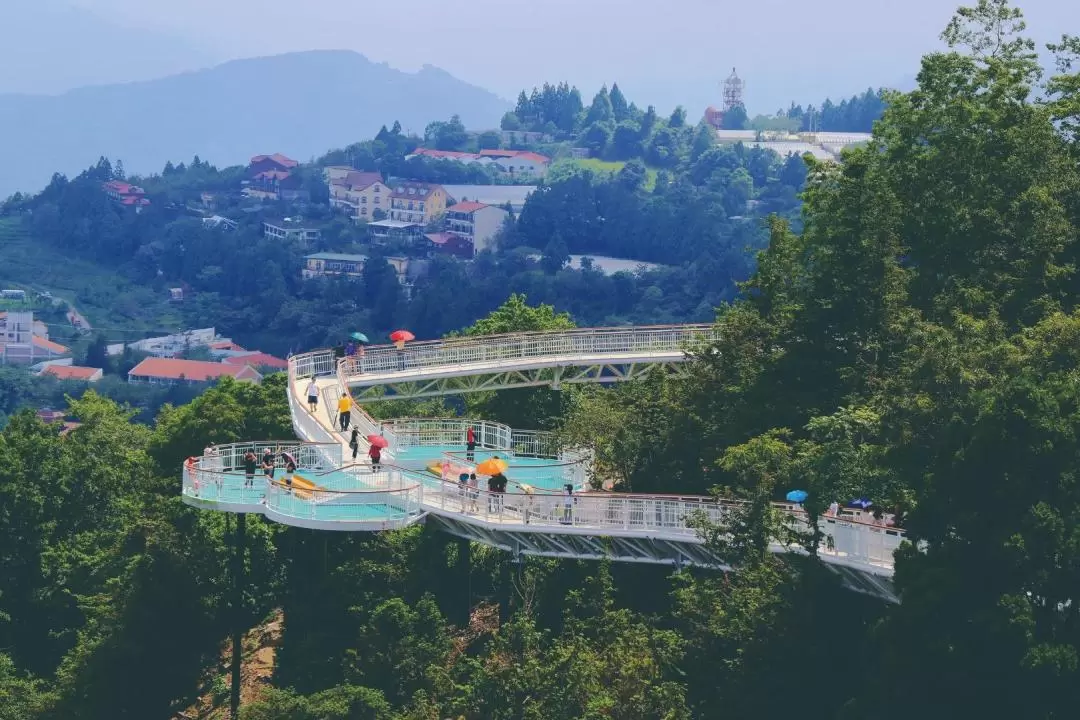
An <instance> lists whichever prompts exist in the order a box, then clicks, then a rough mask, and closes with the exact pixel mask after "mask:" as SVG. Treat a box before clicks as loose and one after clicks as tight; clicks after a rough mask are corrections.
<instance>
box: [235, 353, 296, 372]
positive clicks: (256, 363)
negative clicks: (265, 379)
mask: <svg viewBox="0 0 1080 720" xmlns="http://www.w3.org/2000/svg"><path fill="white" fill-rule="evenodd" d="M223 362H225V363H228V364H229V365H250V366H252V367H257V368H258V367H265V368H274V369H275V370H288V369H289V362H288V361H287V360H282V359H281V358H279V357H274V356H273V355H268V354H267V353H264V352H254V353H252V354H250V355H235V356H233V357H228V358H225V360H224V361H223Z"/></svg>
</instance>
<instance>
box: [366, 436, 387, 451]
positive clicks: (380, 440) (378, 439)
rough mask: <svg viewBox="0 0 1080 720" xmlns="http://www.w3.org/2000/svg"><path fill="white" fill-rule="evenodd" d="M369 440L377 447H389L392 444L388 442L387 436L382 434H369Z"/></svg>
mask: <svg viewBox="0 0 1080 720" xmlns="http://www.w3.org/2000/svg"><path fill="white" fill-rule="evenodd" d="M367 441H368V442H369V443H371V444H372V445H374V446H375V447H377V448H387V447H389V446H390V443H388V442H387V441H386V438H384V437H383V436H382V435H368V436H367Z"/></svg>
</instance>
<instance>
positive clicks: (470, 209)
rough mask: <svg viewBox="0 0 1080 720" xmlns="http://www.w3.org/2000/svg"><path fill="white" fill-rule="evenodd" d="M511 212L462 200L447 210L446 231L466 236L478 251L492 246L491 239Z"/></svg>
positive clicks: (462, 236) (475, 251) (475, 250)
mask: <svg viewBox="0 0 1080 720" xmlns="http://www.w3.org/2000/svg"><path fill="white" fill-rule="evenodd" d="M509 215H510V213H508V212H506V210H503V209H502V208H500V207H495V206H494V205H485V204H484V203H479V202H460V203H458V204H457V205H451V206H450V207H449V208H447V210H446V232H448V233H450V234H451V235H457V236H458V237H461V238H465V239H466V240H468V241H469V242H470V243H471V244H472V246H473V252H474V253H478V252H481V251H483V250H487V249H488V248H489V247H491V241H492V239H493V238H494V237H495V235H496V234H497V233H498V232H499V229H500V228H502V226H503V223H504V222H506V218H507V217H508V216H509Z"/></svg>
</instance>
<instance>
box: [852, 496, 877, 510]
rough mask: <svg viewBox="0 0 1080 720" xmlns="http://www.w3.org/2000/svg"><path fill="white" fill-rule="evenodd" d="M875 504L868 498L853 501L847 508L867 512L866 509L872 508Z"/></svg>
mask: <svg viewBox="0 0 1080 720" xmlns="http://www.w3.org/2000/svg"><path fill="white" fill-rule="evenodd" d="M873 504H874V503H872V502H870V501H869V500H867V499H866V498H857V499H855V500H852V501H851V502H849V503H848V504H847V506H848V507H849V508H859V509H861V510H865V509H866V508H868V507H870V506H871V505H873Z"/></svg>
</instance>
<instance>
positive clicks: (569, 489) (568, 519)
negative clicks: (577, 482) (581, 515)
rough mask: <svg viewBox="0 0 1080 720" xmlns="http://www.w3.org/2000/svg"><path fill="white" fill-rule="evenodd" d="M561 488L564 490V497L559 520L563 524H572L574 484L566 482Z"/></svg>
mask: <svg viewBox="0 0 1080 720" xmlns="http://www.w3.org/2000/svg"><path fill="white" fill-rule="evenodd" d="M563 488H564V489H565V490H566V497H565V498H563V516H562V520H560V521H559V522H560V523H561V524H563V525H572V524H573V523H574V517H573V512H574V486H573V485H571V484H570V483H567V484H566V485H564V486H563Z"/></svg>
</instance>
